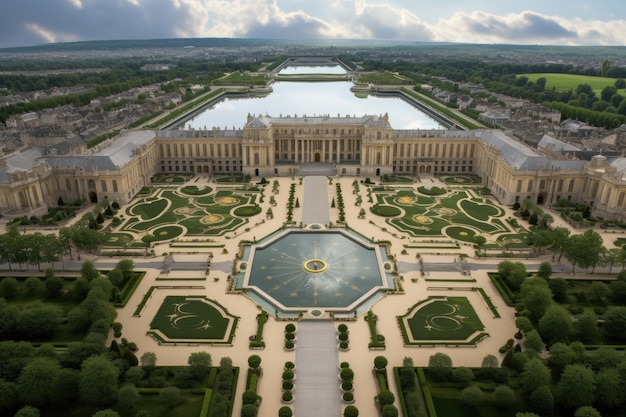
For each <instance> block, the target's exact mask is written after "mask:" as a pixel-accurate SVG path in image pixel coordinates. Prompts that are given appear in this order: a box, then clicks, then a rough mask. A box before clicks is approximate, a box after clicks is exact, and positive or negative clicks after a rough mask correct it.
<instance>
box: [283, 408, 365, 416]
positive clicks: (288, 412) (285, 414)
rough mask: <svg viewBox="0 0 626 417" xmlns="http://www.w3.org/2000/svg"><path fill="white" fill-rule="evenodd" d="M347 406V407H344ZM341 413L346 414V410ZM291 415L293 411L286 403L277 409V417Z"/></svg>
mask: <svg viewBox="0 0 626 417" xmlns="http://www.w3.org/2000/svg"><path fill="white" fill-rule="evenodd" d="M346 408H347V407H346ZM343 415H344V417H345V415H346V411H345V410H344V412H343ZM358 415H359V413H358V411H357V414H356V415H355V416H354V417H358ZM291 416H293V411H292V410H291V407H288V406H286V405H284V406H282V407H280V408H279V409H278V417H291Z"/></svg>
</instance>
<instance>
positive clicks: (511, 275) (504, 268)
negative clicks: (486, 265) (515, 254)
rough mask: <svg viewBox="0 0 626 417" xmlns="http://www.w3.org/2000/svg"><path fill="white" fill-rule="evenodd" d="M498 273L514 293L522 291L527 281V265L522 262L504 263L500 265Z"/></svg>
mask: <svg viewBox="0 0 626 417" xmlns="http://www.w3.org/2000/svg"><path fill="white" fill-rule="evenodd" d="M498 273H499V274H500V276H501V277H502V278H503V279H504V280H505V281H506V283H507V285H508V286H509V288H511V289H512V290H513V291H517V290H519V289H520V287H521V285H522V283H523V282H524V280H525V279H526V276H527V275H528V273H527V272H526V265H524V264H523V263H521V262H511V261H502V262H500V263H499V264H498Z"/></svg>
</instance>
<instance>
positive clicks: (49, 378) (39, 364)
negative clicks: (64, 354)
mask: <svg viewBox="0 0 626 417" xmlns="http://www.w3.org/2000/svg"><path fill="white" fill-rule="evenodd" d="M60 372H61V365H59V363H58V362H57V361H55V360H52V359H48V358H34V359H32V360H31V361H30V362H28V363H27V364H26V366H24V369H22V372H21V373H20V376H19V378H18V379H17V388H18V392H19V395H20V399H21V400H22V401H23V402H24V403H26V404H28V405H33V406H36V407H41V406H44V405H46V404H48V403H50V401H51V399H52V394H53V389H54V385H55V384H56V382H57V379H58V378H59V375H60Z"/></svg>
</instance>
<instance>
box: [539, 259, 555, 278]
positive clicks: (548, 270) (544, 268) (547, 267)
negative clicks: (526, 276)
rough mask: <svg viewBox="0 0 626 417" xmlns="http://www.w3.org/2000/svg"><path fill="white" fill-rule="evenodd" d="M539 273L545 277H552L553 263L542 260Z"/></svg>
mask: <svg viewBox="0 0 626 417" xmlns="http://www.w3.org/2000/svg"><path fill="white" fill-rule="evenodd" d="M537 275H539V276H540V277H541V278H543V279H550V275H552V264H550V262H542V263H541V264H539V269H538V270H537Z"/></svg>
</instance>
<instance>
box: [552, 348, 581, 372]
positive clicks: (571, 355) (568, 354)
mask: <svg viewBox="0 0 626 417" xmlns="http://www.w3.org/2000/svg"><path fill="white" fill-rule="evenodd" d="M577 360H578V355H577V354H576V352H574V350H572V348H571V347H569V346H568V345H566V344H565V343H562V342H556V343H555V344H553V345H552V346H550V356H548V365H550V366H551V367H552V368H553V369H554V370H555V371H556V373H557V375H560V374H561V372H562V371H563V369H564V368H565V366H566V365H570V364H572V363H575V362H576V361H577Z"/></svg>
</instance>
